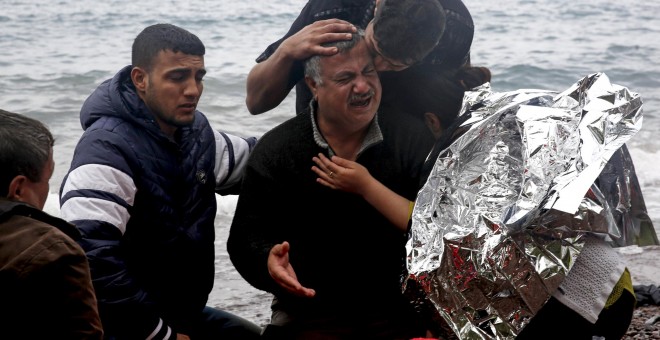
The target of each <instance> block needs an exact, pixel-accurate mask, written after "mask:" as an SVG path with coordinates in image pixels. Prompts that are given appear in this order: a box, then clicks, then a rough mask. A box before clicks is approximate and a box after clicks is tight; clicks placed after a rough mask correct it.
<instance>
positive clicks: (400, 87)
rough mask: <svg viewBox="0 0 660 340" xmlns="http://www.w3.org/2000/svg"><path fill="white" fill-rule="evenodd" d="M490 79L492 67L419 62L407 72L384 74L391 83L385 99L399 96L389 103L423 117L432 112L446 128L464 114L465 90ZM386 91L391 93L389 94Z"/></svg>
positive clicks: (387, 82)
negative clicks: (462, 106) (447, 65)
mask: <svg viewBox="0 0 660 340" xmlns="http://www.w3.org/2000/svg"><path fill="white" fill-rule="evenodd" d="M490 80H491V72H490V69H488V68H487V67H483V66H472V65H465V66H463V67H460V68H458V69H450V70H447V69H444V68H442V67H441V66H435V65H428V64H417V65H414V66H412V67H410V68H408V69H405V70H403V71H399V72H386V73H384V74H382V75H381V81H382V82H383V83H386V84H387V85H388V86H387V87H386V86H383V89H384V90H383V98H385V97H386V96H389V97H395V98H396V99H392V100H390V101H389V102H388V103H387V104H388V105H389V106H391V107H392V108H394V109H397V110H402V111H404V112H407V113H409V114H411V115H412V116H413V117H415V118H419V119H423V118H424V114H425V113H427V112H431V113H433V114H435V115H436V116H437V117H438V119H439V120H440V122H441V123H442V126H443V127H444V128H447V127H449V126H450V125H451V124H452V123H453V122H454V121H455V120H456V117H457V116H458V114H459V113H460V110H461V105H462V103H463V95H464V93H465V91H468V90H472V89H473V88H475V87H478V86H480V85H483V84H485V83H487V82H490ZM386 90H387V91H390V92H387V93H386V92H385V91H386ZM394 94H396V95H394Z"/></svg>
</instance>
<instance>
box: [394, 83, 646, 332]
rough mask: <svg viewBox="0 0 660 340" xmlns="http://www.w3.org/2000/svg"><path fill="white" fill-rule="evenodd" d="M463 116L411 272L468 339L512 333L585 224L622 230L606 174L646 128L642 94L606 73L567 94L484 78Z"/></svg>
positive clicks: (606, 232) (422, 204) (567, 260)
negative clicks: (500, 87)
mask: <svg viewBox="0 0 660 340" xmlns="http://www.w3.org/2000/svg"><path fill="white" fill-rule="evenodd" d="M461 114H462V115H469V116H467V117H469V118H468V119H467V120H466V121H465V122H464V123H462V126H461V128H460V129H459V130H462V131H463V132H462V133H461V134H460V135H459V136H458V137H457V138H455V139H454V140H453V141H452V142H451V144H449V146H447V147H446V148H445V149H443V150H442V151H441V152H440V153H439V156H438V158H437V160H435V165H434V166H433V170H432V171H431V174H430V175H429V177H428V179H427V181H426V183H425V185H424V186H423V188H422V189H421V190H420V192H419V194H418V197H417V200H416V203H415V206H414V209H413V215H412V226H411V230H410V234H409V239H408V242H407V244H406V252H407V269H408V278H407V280H414V281H415V287H421V290H422V291H423V293H424V294H423V295H424V296H425V298H426V299H427V300H428V301H430V302H431V303H432V305H433V307H434V308H433V309H434V310H437V313H438V314H439V315H440V316H441V317H442V319H444V320H445V321H446V322H447V323H448V324H449V326H450V327H451V328H452V329H453V331H454V332H455V333H456V335H457V336H458V337H459V338H460V339H513V338H515V336H516V335H517V334H518V333H519V332H520V330H522V328H523V327H524V326H525V325H526V324H527V323H528V322H529V321H530V319H531V318H532V317H533V316H534V315H535V313H536V312H537V311H538V310H539V309H540V308H541V307H542V306H543V304H544V303H545V302H546V301H547V300H548V298H549V297H550V295H551V293H552V292H553V291H554V290H555V289H556V288H557V287H558V286H559V285H560V284H561V282H562V281H563V279H564V277H566V275H567V274H568V272H569V270H570V269H571V267H572V266H573V264H574V263H575V260H576V259H577V256H578V255H579V253H580V251H581V249H582V247H583V245H584V241H585V235H586V233H593V234H598V235H601V236H602V237H604V238H606V239H608V240H610V241H614V240H617V239H620V238H621V236H622V231H623V230H622V226H621V225H617V221H616V218H614V217H613V208H612V207H611V206H610V204H609V203H608V199H607V197H606V195H603V193H602V192H601V190H600V188H599V187H598V185H596V184H595V181H596V180H597V178H598V176H599V174H600V173H601V171H602V170H603V168H604V167H605V165H606V164H607V162H608V160H609V159H610V157H611V156H612V154H613V153H615V152H617V151H620V148H621V147H622V146H623V145H624V143H625V142H626V141H627V140H629V139H630V138H631V137H632V136H633V135H634V134H635V133H636V132H637V131H639V129H640V128H641V125H642V100H641V98H640V96H639V95H638V94H636V93H633V92H631V91H629V90H628V89H626V88H625V87H622V86H618V85H614V84H611V83H610V81H609V79H608V77H607V76H606V75H605V74H602V73H595V74H592V75H589V76H587V77H585V78H583V79H581V80H579V81H578V82H577V83H576V84H574V85H573V86H571V87H570V88H569V89H567V90H566V91H564V92H561V93H558V92H553V91H545V90H518V91H511V92H503V93H497V92H492V91H491V89H490V87H489V86H488V85H485V86H482V87H480V88H477V89H476V90H474V91H471V92H467V93H466V94H465V97H464V100H463V109H462V113H461ZM430 161H433V160H430ZM611 194H612V193H609V195H611ZM558 326H559V325H558Z"/></svg>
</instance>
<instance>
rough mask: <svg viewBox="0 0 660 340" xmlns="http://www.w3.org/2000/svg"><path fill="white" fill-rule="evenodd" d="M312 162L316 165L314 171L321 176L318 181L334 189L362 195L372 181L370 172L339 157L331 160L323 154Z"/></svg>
mask: <svg viewBox="0 0 660 340" xmlns="http://www.w3.org/2000/svg"><path fill="white" fill-rule="evenodd" d="M312 160H313V161H314V163H316V166H312V171H314V172H315V173H316V174H317V175H318V176H319V178H317V180H316V181H317V182H318V183H320V184H323V185H325V186H327V187H329V188H332V189H339V190H342V191H346V192H351V193H355V194H359V195H362V194H363V193H364V190H365V189H366V187H367V185H368V184H369V181H370V180H371V179H372V177H371V174H369V170H367V168H365V167H364V166H363V165H362V164H360V163H357V162H353V161H349V160H347V159H344V158H341V157H338V156H332V160H330V159H328V157H326V156H325V155H323V154H321V153H319V156H318V157H314V158H312Z"/></svg>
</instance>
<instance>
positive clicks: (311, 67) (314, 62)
mask: <svg viewBox="0 0 660 340" xmlns="http://www.w3.org/2000/svg"><path fill="white" fill-rule="evenodd" d="M352 36H353V37H352V38H351V40H339V41H333V42H329V43H325V44H323V46H324V47H337V53H345V52H347V51H350V50H352V49H353V47H355V46H356V45H357V44H358V42H360V41H361V40H362V39H364V30H363V29H358V30H357V32H356V33H353V34H352ZM323 57H324V56H321V55H318V54H317V55H314V56H312V57H311V58H309V59H307V60H306V61H305V77H310V78H312V79H313V80H314V81H315V82H316V83H317V84H322V83H323V82H322V80H321V58H323Z"/></svg>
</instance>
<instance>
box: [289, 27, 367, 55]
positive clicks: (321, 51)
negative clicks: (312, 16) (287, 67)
mask: <svg viewBox="0 0 660 340" xmlns="http://www.w3.org/2000/svg"><path fill="white" fill-rule="evenodd" d="M355 32H357V29H356V28H355V26H353V25H352V24H351V23H349V22H347V21H344V20H340V19H327V20H319V21H316V22H314V23H312V24H309V25H307V26H305V27H304V28H303V29H301V30H300V31H298V32H297V33H296V34H294V35H292V36H290V37H289V38H287V39H286V40H284V41H283V42H282V44H281V45H280V47H279V50H280V52H282V53H284V54H285V55H286V56H288V57H289V58H291V59H293V60H305V59H307V58H309V57H311V56H314V55H333V54H335V53H337V48H336V47H324V46H321V44H324V43H327V42H332V41H339V40H351V33H355Z"/></svg>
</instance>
